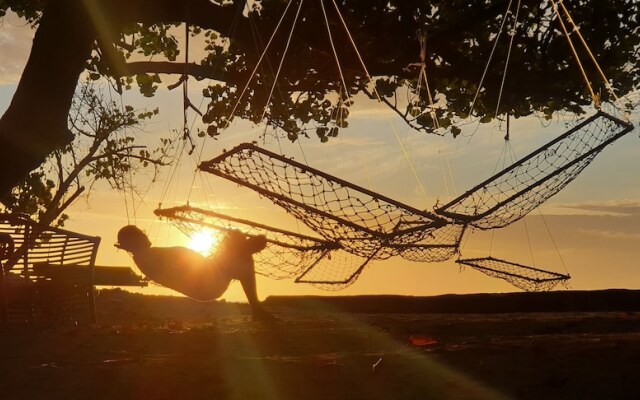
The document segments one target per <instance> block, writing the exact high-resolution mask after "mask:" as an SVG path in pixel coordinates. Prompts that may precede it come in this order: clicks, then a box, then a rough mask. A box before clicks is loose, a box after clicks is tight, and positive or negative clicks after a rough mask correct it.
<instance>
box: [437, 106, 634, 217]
mask: <svg viewBox="0 0 640 400" xmlns="http://www.w3.org/2000/svg"><path fill="white" fill-rule="evenodd" d="M631 130H633V125H631V124H630V123H627V122H624V121H622V120H620V119H618V118H616V117H613V116H611V115H609V114H606V113H604V112H602V111H598V112H597V113H596V114H594V115H593V116H591V117H590V118H588V119H586V120H584V121H583V122H581V123H580V124H578V125H576V126H575V127H573V128H571V129H570V130H569V131H567V132H566V133H564V134H562V135H561V136H559V137H557V138H556V139H554V140H553V141H551V142H549V143H547V144H546V145H544V146H542V147H540V148H539V149H538V150H536V151H534V152H533V153H531V154H529V155H528V156H526V157H524V158H523V159H521V160H520V161H518V162H516V163H514V164H512V165H511V166H510V167H507V168H506V169H504V170H502V171H501V172H498V173H497V174H496V175H494V176H492V177H491V178H489V179H487V180H486V181H484V182H482V183H480V184H479V185H477V186H476V187H474V188H473V189H471V190H469V191H467V192H466V193H464V194H463V195H461V196H460V197H458V198H457V199H455V200H453V201H451V202H450V203H448V204H446V205H444V206H442V207H438V208H436V210H435V211H436V213H437V214H439V215H442V216H445V217H448V218H452V219H453V220H455V221H459V222H460V223H463V224H464V223H469V224H471V225H473V226H475V227H477V228H480V229H493V228H501V227H504V226H507V225H509V224H511V223H513V222H515V221H517V220H519V219H520V218H522V217H524V216H525V215H527V214H528V213H529V212H530V211H532V210H534V209H535V208H536V207H538V206H539V205H540V204H542V203H544V202H545V201H546V200H547V199H549V198H550V197H551V196H553V195H555V194H556V193H558V192H559V191H560V190H561V189H562V188H564V187H565V186H566V185H567V184H568V183H569V182H571V181H572V180H574V179H575V178H576V177H577V176H578V174H580V172H582V170H584V169H585V168H586V167H587V165H589V164H590V163H591V161H593V159H594V158H595V157H596V155H598V153H600V152H601V151H602V150H603V149H604V148H605V147H606V146H607V145H609V144H611V143H613V142H614V141H615V140H617V139H618V138H620V137H622V136H624V135H625V134H627V133H629V132H630V131H631Z"/></svg>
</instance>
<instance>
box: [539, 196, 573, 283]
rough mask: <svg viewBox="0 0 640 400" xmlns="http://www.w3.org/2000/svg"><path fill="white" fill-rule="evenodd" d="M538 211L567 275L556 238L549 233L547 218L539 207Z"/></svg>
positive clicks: (567, 271)
mask: <svg viewBox="0 0 640 400" xmlns="http://www.w3.org/2000/svg"><path fill="white" fill-rule="evenodd" d="M538 213H540V217H541V218H542V222H543V223H544V227H545V229H546V230H547V233H548V234H549V237H550V238H551V243H553V247H554V248H555V249H556V253H557V254H558V257H559V258H560V262H561V263H562V266H563V267H564V271H565V272H566V273H567V275H570V274H569V268H567V264H566V263H565V262H564V257H562V253H561V252H560V248H559V247H558V244H557V243H556V239H555V238H554V237H553V235H552V234H551V229H549V225H548V224H547V219H546V218H545V216H544V214H542V210H541V209H540V207H538Z"/></svg>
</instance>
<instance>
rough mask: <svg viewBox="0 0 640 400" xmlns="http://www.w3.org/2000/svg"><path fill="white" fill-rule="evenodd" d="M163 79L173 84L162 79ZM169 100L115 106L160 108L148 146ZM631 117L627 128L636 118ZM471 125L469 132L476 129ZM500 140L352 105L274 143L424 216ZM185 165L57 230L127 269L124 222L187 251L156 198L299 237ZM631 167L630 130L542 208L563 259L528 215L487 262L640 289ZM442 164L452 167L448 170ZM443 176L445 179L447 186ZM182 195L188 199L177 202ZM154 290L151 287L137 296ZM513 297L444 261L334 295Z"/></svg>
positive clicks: (487, 163) (174, 110)
mask: <svg viewBox="0 0 640 400" xmlns="http://www.w3.org/2000/svg"><path fill="white" fill-rule="evenodd" d="M12 18H13V19H12ZM18 24H19V20H17V19H16V18H15V17H11V16H8V17H7V19H5V25H4V26H3V27H2V30H0V54H3V56H2V59H3V63H0V113H1V112H4V109H5V108H6V105H7V104H8V101H9V100H10V98H11V95H12V93H13V91H14V90H15V84H16V82H17V79H18V78H19V75H20V71H21V69H22V67H23V65H24V61H25V60H26V57H27V56H28V51H29V46H30V35H32V33H31V32H30V31H29V30H28V28H25V27H19V26H14V25H18ZM169 81H171V82H173V80H171V79H170V80H169ZM178 92H179V90H175V91H173V92H167V91H166V90H164V89H160V90H159V91H158V94H157V96H156V97H155V98H153V99H147V98H143V97H141V96H139V95H137V94H135V93H134V92H133V91H132V92H131V93H127V94H125V97H124V102H125V103H130V104H133V105H134V106H136V107H141V108H142V107H156V106H158V107H160V115H159V116H158V117H157V118H156V119H154V120H153V121H152V123H151V124H149V125H148V126H147V127H146V131H148V137H149V138H148V139H145V140H149V143H150V144H152V143H153V140H154V137H157V136H159V135H163V134H166V133H167V132H168V131H169V130H170V129H177V128H179V127H180V126H181V123H182V122H181V107H182V103H181V93H178ZM191 93H195V94H197V93H199V88H198V86H197V84H194V85H193V87H192V90H191ZM192 101H193V102H194V103H195V104H198V103H199V101H200V99H199V98H198V97H197V95H196V96H194V98H192ZM633 118H634V120H633V122H634V124H635V125H636V126H637V123H638V117H637V115H636V116H634V117H633ZM472 128H473V129H475V126H474V127H472ZM261 129H262V127H254V126H251V125H249V124H248V123H245V122H240V123H236V124H235V125H234V126H232V127H231V129H230V130H229V131H227V132H225V133H224V134H223V135H222V138H221V139H220V140H218V141H213V140H209V141H208V142H207V144H206V147H205V150H204V152H203V160H206V159H209V158H212V157H214V156H216V155H218V154H219V153H220V152H221V151H222V149H229V148H231V147H232V146H234V145H236V144H238V143H242V142H244V141H251V140H256V139H257V138H258V136H259V134H260V132H261ZM394 129H395V130H396V132H397V134H398V137H399V138H400V140H401V141H402V142H403V144H404V146H405V148H406V149H407V153H408V158H407V157H405V156H404V154H403V152H402V150H401V147H400V146H399V145H398V142H397V139H396V136H395V134H394V132H393V130H394ZM563 131H564V124H563V121H555V122H554V123H552V124H551V125H550V126H548V127H543V126H542V125H541V123H540V122H539V121H538V119H537V118H526V119H521V120H516V121H514V122H513V124H512V132H511V136H512V146H513V147H514V149H515V152H516V154H517V155H518V156H524V155H526V154H527V153H528V152H530V151H532V150H534V149H535V148H536V147H537V146H539V145H540V144H542V143H544V142H546V141H548V140H550V139H551V138H553V137H555V136H556V135H558V134H559V133H561V132H563ZM145 135H147V134H145ZM502 136H503V132H501V131H500V130H499V128H498V127H497V126H495V125H492V124H487V125H486V126H482V127H481V128H480V129H478V131H477V132H476V134H475V135H474V136H473V138H472V139H471V140H469V139H467V138H458V139H456V140H453V139H452V138H450V137H447V138H440V137H433V136H427V135H424V134H418V133H416V132H413V131H411V130H410V129H409V128H407V127H406V126H405V125H404V124H403V123H402V122H401V121H399V120H397V119H394V118H393V116H392V115H391V113H390V112H388V111H386V110H385V109H384V108H383V107H382V106H380V105H378V104H376V103H375V102H371V101H361V102H359V103H358V104H357V105H356V106H355V107H354V109H353V112H352V115H351V117H350V128H349V129H345V130H343V131H342V132H341V134H340V137H338V138H337V139H336V140H332V141H331V142H330V143H329V144H320V143H319V141H318V140H316V139H314V138H312V139H311V140H303V141H302V143H301V147H300V146H298V145H297V144H296V145H291V144H289V143H286V140H284V141H283V142H282V149H283V152H284V154H286V155H288V156H293V157H295V158H296V159H297V160H302V159H303V156H302V153H301V148H302V149H303V151H304V156H305V157H306V158H307V160H308V163H309V165H311V166H313V167H315V168H318V169H321V170H324V171H326V172H328V173H330V174H332V175H335V176H339V177H340V178H343V179H345V180H348V181H351V182H353V183H356V184H358V185H361V186H364V187H367V188H371V189H372V190H374V191H377V192H380V193H382V194H385V195H387V196H389V197H392V198H395V199H397V200H399V201H401V202H404V203H406V204H409V205H411V206H414V207H416V208H419V209H431V207H433V205H435V204H436V202H437V201H439V202H440V203H443V202H445V201H446V200H447V199H450V198H451V196H453V195H455V194H460V193H462V192H464V191H465V190H467V189H469V188H471V187H472V186H474V185H475V184H477V183H478V182H480V181H482V180H484V179H486V178H487V177H489V176H490V175H491V173H492V171H493V169H494V166H495V164H496V162H497V161H498V158H499V154H500V152H501V150H502V146H503V142H502ZM265 147H266V148H268V149H270V150H273V151H276V152H278V151H279V150H278V149H279V147H278V145H277V143H276V142H274V141H273V140H272V141H271V142H270V143H266V144H265ZM195 163H196V160H188V159H185V160H183V161H182V163H181V168H180V170H179V173H178V175H177V176H176V178H174V179H173V180H172V181H171V182H170V185H169V186H168V190H167V194H166V195H164V196H163V195H162V193H163V191H164V189H165V186H166V180H167V175H168V172H164V173H163V176H162V177H161V179H160V180H159V182H158V184H156V185H155V186H153V187H151V188H150V190H149V192H148V193H147V195H145V198H144V201H141V200H136V201H135V202H134V203H132V202H131V201H129V202H128V204H126V205H125V200H124V197H123V195H122V194H119V193H114V192H113V191H110V190H107V189H106V188H104V187H98V188H97V189H96V190H95V192H94V193H93V194H92V196H91V198H90V199H89V202H88V203H87V202H85V201H83V200H80V201H79V202H78V203H77V204H76V205H75V206H74V207H73V210H72V211H71V212H70V214H71V221H69V222H68V223H67V225H66V227H67V228H69V229H72V230H77V231H80V232H83V233H86V234H90V235H97V236H101V237H102V238H103V242H102V246H101V249H100V251H99V255H98V263H100V264H104V265H132V262H131V260H130V258H129V256H128V255H127V254H126V253H124V252H122V251H116V249H115V248H114V247H113V246H112V244H113V242H115V235H116V232H117V230H118V229H119V228H120V227H121V226H123V225H126V224H127V223H136V224H137V225H139V226H140V227H141V228H143V229H145V230H146V231H147V232H148V233H149V235H150V237H151V239H152V241H153V242H154V244H156V245H159V246H172V245H184V244H186V243H187V241H188V240H187V238H186V237H184V236H183V235H182V234H181V233H179V232H178V231H177V230H175V229H174V228H172V227H171V226H170V225H169V224H168V223H166V222H164V221H158V220H157V219H156V218H155V216H154V215H153V209H155V208H156V207H157V205H158V203H159V202H160V201H162V202H163V205H164V206H165V207H170V206H172V205H180V204H184V203H185V202H186V201H187V200H189V201H190V202H191V204H192V205H198V206H202V207H207V208H214V209H215V208H221V209H225V210H226V211H227V212H229V213H232V214H234V215H237V216H240V217H243V218H247V219H252V220H256V221H258V222H263V223H267V224H270V225H273V226H278V227H281V228H284V229H289V230H293V231H297V230H299V229H302V230H304V228H300V227H299V225H297V224H296V223H295V221H294V220H293V219H292V218H291V217H289V216H287V215H286V214H285V213H284V212H283V211H282V210H280V209H279V208H277V207H275V206H273V205H272V204H271V203H270V202H268V201H267V200H265V199H260V198H259V197H258V196H257V195H256V194H255V193H253V192H251V191H250V190H248V189H245V188H239V187H237V186H235V185H232V184H230V183H228V182H224V181H223V180H222V179H220V178H216V177H213V176H206V175H205V174H201V175H199V176H198V177H197V179H196V180H195V181H194V180H193V174H194V165H195ZM410 164H411V165H413V168H414V169H415V171H416V175H417V177H418V178H419V181H420V184H421V185H422V186H423V187H424V188H425V191H426V193H427V195H426V196H425V195H424V194H423V193H422V191H421V190H420V189H419V185H418V182H417V180H416V177H415V176H414V174H413V173H412V170H411V168H410ZM639 164H640V139H638V131H637V129H636V130H635V131H634V132H632V133H631V134H629V135H627V137H625V138H623V139H622V140H620V141H618V142H617V143H615V144H614V145H612V146H610V147H608V148H607V149H605V151H604V152H603V153H602V154H601V155H600V156H599V157H598V158H597V159H596V160H595V161H594V163H593V164H592V165H591V166H589V167H588V168H587V169H586V170H585V171H584V173H583V174H582V175H581V176H580V177H578V179H576V181H575V182H573V183H571V184H570V185H569V186H568V187H566V188H565V189H564V190H563V191H562V192H561V193H560V194H558V195H557V196H556V197H554V198H552V199H551V200H550V201H549V202H548V203H546V204H545V205H544V206H543V208H542V213H543V214H544V216H545V218H546V221H547V223H548V225H549V228H550V231H551V234H552V237H553V239H554V240H555V242H556V244H557V246H558V248H559V250H560V255H561V257H560V256H559V255H558V252H557V251H556V250H555V246H554V245H553V242H552V240H551V238H550V236H549V233H548V232H547V231H546V229H545V228H544V225H543V224H542V223H541V217H540V215H539V214H538V213H537V212H534V213H532V216H531V217H528V218H527V228H528V230H529V238H527V233H526V231H525V228H524V224H523V223H521V222H520V223H516V224H514V225H513V226H512V227H510V228H508V229H505V230H498V231H495V233H494V236H493V246H491V248H492V250H491V254H492V255H494V256H496V257H500V258H506V259H509V260H512V261H515V262H519V263H523V264H529V265H531V264H532V263H533V262H534V261H535V265H536V266H538V267H540V268H545V269H549V270H552V271H556V272H563V273H564V272H566V271H568V272H569V273H570V274H571V275H572V277H573V279H572V281H571V288H573V289H601V288H611V287H619V288H640V269H638V261H637V260H638V256H640V251H639V250H638V245H639V244H640V165H639ZM447 165H450V166H451V170H450V171H449V168H447V167H446V166H447ZM443 166H444V168H443ZM449 174H451V175H449ZM449 176H453V178H454V180H453V182H451V180H450V179H449V178H448V177H449ZM445 178H446V179H445ZM141 182H144V180H141ZM192 182H194V185H192ZM452 183H453V184H452ZM454 188H455V190H454ZM190 190H191V196H190V197H189V198H188V199H187V193H188V192H189V191H190ZM133 208H135V211H134V210H133ZM491 235H492V234H491V233H487V232H470V234H468V235H467V236H468V239H467V240H465V244H464V246H463V248H462V251H463V254H464V256H465V257H476V256H486V255H488V254H489V247H490V242H491V241H492V239H491ZM529 242H530V243H531V249H532V251H530V248H529ZM531 253H533V258H534V260H533V261H532V256H531ZM563 261H564V262H563ZM565 265H566V270H565ZM259 285H260V287H259V292H260V295H261V297H265V296H267V295H271V294H325V293H326V292H322V291H319V290H318V289H316V288H313V287H310V286H307V285H301V284H294V283H293V282H291V281H273V280H268V279H260V280H259ZM159 290H160V289H159V288H155V287H154V288H150V289H146V290H145V291H146V292H158V291H159ZM513 290H516V289H515V288H513V287H512V286H510V285H509V284H507V283H505V282H502V281H499V280H496V279H492V278H489V277H486V276H485V275H483V274H481V273H479V272H476V271H474V270H470V269H466V270H464V271H460V269H459V267H458V266H457V265H456V264H455V262H453V261H449V262H445V263H437V264H418V263H411V262H408V261H405V260H403V259H401V258H398V257H396V258H392V259H390V260H387V261H383V262H375V263H372V265H371V266H370V267H368V268H367V269H366V270H365V272H364V273H363V275H362V277H361V278H360V279H359V281H358V282H356V284H354V285H353V286H351V287H349V288H348V289H346V290H344V291H342V292H339V294H344V295H352V294H363V293H371V294H373V293H397V294H407V295H431V294H442V293H470V292H505V291H513ZM165 293H166V292H165ZM330 294H334V293H330ZM225 298H226V299H228V300H234V301H235V300H243V299H244V297H243V296H242V294H241V290H240V287H239V285H234V286H233V287H232V288H231V289H230V291H229V292H228V293H227V294H226V295H225Z"/></svg>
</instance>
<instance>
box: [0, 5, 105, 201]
mask: <svg viewBox="0 0 640 400" xmlns="http://www.w3.org/2000/svg"><path fill="white" fill-rule="evenodd" d="M78 3H81V1H76V0H63V1H51V2H49V4H48V6H47V8H46V9H45V11H44V13H43V16H42V20H41V23H40V26H39V27H38V30H37V32H36V35H35V38H34V40H33V47H32V50H31V54H30V56H29V60H28V62H27V65H26V66H25V69H24V72H23V74H22V77H21V78H20V83H19V84H18V88H17V90H16V93H15V95H14V96H13V99H12V100H11V104H10V105H9V108H8V109H7V111H6V112H5V114H4V115H3V116H2V118H1V119H0V193H2V194H4V193H7V192H8V191H9V190H10V189H11V188H12V187H13V186H14V185H16V184H17V183H18V182H19V181H20V180H21V179H23V178H24V177H25V176H26V175H27V174H28V173H29V172H30V171H31V170H32V169H34V168H36V167H38V166H39V165H40V164H42V162H43V161H44V160H45V158H46V157H47V156H48V155H49V154H50V153H51V152H52V151H53V150H55V149H57V148H59V147H60V146H63V145H65V144H67V143H69V142H70V141H71V140H72V139H73V137H72V135H71V133H70V132H69V131H68V129H67V115H68V112H69V108H70V106H71V100H72V98H73V93H74V90H75V87H76V84H77V81H78V76H79V75H80V73H81V72H82V70H83V67H84V63H85V60H86V59H87V58H88V57H89V55H90V54H91V45H92V43H93V41H94V40H95V36H96V33H95V30H94V28H93V25H92V24H91V23H90V21H89V20H88V18H87V15H86V12H85V11H84V7H79V6H78Z"/></svg>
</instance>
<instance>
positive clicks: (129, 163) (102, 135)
mask: <svg viewBox="0 0 640 400" xmlns="http://www.w3.org/2000/svg"><path fill="white" fill-rule="evenodd" d="M157 113H158V110H157V109H155V110H152V111H142V112H137V111H136V110H134V108H133V107H131V106H128V105H126V106H125V105H119V104H118V103H116V102H114V101H107V100H106V99H105V98H104V97H103V96H102V95H101V93H100V91H99V90H98V91H97V90H96V88H95V86H94V85H91V84H84V85H82V86H81V87H80V90H79V92H78V93H77V95H76V96H75V97H74V101H73V103H72V106H71V112H70V114H69V126H70V127H71V131H72V132H73V134H74V136H75V139H74V140H73V142H71V143H70V144H68V145H66V146H65V147H63V148H61V149H59V150H55V151H54V152H53V153H51V155H50V156H49V157H48V158H47V161H46V162H45V163H44V164H43V165H41V166H40V167H38V168H37V169H36V170H34V171H32V172H30V173H29V176H28V177H27V179H25V180H23V181H22V182H20V184H19V185H17V186H16V187H15V188H13V190H12V191H11V192H10V193H9V195H7V196H5V198H4V199H3V200H2V202H3V203H4V205H5V210H6V211H9V212H13V213H20V214H24V215H28V216H30V217H31V218H32V219H34V220H36V221H38V222H40V223H42V224H43V225H56V226H62V225H64V222H65V221H66V219H67V218H68V216H67V214H66V213H65V210H66V209H67V208H68V207H69V206H71V205H72V204H73V203H74V202H75V201H76V200H78V199H79V198H80V197H81V196H85V197H88V196H89V194H90V193H91V189H92V188H93V187H94V185H95V184H96V183H98V182H100V181H102V182H106V183H108V184H109V185H110V186H111V187H112V188H113V189H116V190H120V191H125V192H128V191H130V190H131V191H132V190H135V187H134V186H133V183H132V179H131V178H132V177H133V175H135V174H136V173H137V172H139V170H140V169H141V168H145V167H149V168H152V169H153V176H154V177H155V175H156V173H157V172H158V167H160V166H162V165H165V161H166V160H167V159H168V156H167V153H166V147H167V146H168V145H169V144H170V141H169V140H168V139H162V140H161V144H162V145H161V147H159V148H158V149H156V150H154V151H152V152H150V151H149V150H147V148H146V146H143V145H139V144H136V143H137V142H138V141H139V139H140V137H139V136H140V135H139V133H138V131H140V129H141V128H142V125H143V124H144V122H145V121H146V120H148V119H149V118H151V117H152V116H153V115H155V114H157Z"/></svg>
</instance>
